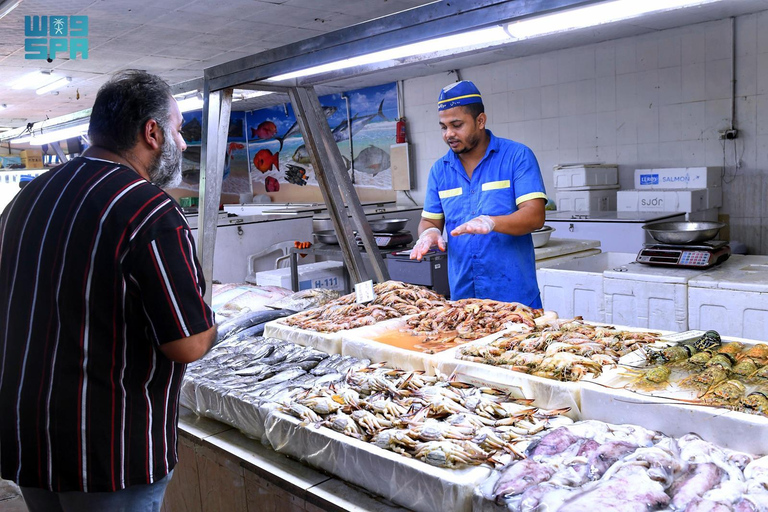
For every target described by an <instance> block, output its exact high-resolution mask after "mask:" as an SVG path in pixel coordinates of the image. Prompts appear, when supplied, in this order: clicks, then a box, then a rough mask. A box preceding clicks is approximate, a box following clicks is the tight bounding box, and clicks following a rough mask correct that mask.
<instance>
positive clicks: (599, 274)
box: [536, 252, 637, 322]
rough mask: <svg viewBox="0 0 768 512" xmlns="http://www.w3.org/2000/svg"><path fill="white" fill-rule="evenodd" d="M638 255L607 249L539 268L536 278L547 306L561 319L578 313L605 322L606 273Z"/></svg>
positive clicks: (594, 320)
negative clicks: (604, 276) (604, 288)
mask: <svg viewBox="0 0 768 512" xmlns="http://www.w3.org/2000/svg"><path fill="white" fill-rule="evenodd" d="M636 257H637V254H635V253H624V252H604V253H600V254H596V255H594V256H587V257H585V258H578V259H574V260H571V261H567V262H565V263H561V264H559V265H555V266H553V267H546V268H540V269H538V270H537V271H536V279H537V281H538V283H539V290H541V300H542V302H543V303H544V309H548V310H552V311H557V314H558V315H559V316H560V317H561V318H572V317H575V316H577V315H578V316H581V317H583V318H584V319H585V320H590V321H593V322H604V321H605V303H604V297H603V272H604V271H605V270H608V269H614V268H621V267H623V266H625V265H626V264H628V263H629V262H632V261H635V258H636Z"/></svg>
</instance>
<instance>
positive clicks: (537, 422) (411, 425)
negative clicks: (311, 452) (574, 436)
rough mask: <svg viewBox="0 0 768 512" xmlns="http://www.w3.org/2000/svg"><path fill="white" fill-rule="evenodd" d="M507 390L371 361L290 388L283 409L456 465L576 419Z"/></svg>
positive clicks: (515, 454) (502, 454)
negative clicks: (325, 380)
mask: <svg viewBox="0 0 768 512" xmlns="http://www.w3.org/2000/svg"><path fill="white" fill-rule="evenodd" d="M530 403H531V400H528V399H513V398H511V397H509V396H507V395H506V394H505V393H502V392H500V391H497V390H494V389H491V388H482V387H475V386H471V385H469V384H463V383H460V382H454V381H451V380H450V379H448V378H446V377H445V376H431V377H430V376H427V375H424V374H422V373H420V372H406V371H402V370H395V369H392V368H386V367H383V366H381V365H372V366H369V367H367V368H362V369H358V370H357V371H350V372H348V373H347V375H346V377H345V379H344V381H342V382H335V383H332V384H326V385H322V386H315V387H313V388H312V389H307V390H305V391H299V392H296V393H291V398H290V399H287V400H283V401H282V403H281V405H280V409H281V410H283V411H284V412H286V413H288V414H291V415H293V416H295V417H297V418H299V419H301V420H302V422H303V423H304V424H305V425H306V426H307V427H310V428H311V427H312V426H314V427H317V428H320V427H323V426H324V427H327V428H330V429H332V430H335V431H337V432H341V433H343V434H345V435H348V436H351V437H354V438H357V439H360V440H362V441H366V442H369V443H372V444H373V445H375V446H377V447H379V448H384V449H386V450H390V451H393V452H396V453H399V454H402V455H405V456H407V457H412V458H415V459H418V460H421V461H424V462H426V463H427V464H431V465H433V466H439V467H446V468H458V467H463V466H471V465H479V464H495V463H498V462H499V461H500V460H503V459H509V458H519V457H521V456H522V453H521V452H520V451H519V449H518V448H517V444H518V443H520V442H522V441H524V440H525V439H526V438H527V436H529V435H531V434H535V433H538V432H541V431H543V430H545V429H547V428H554V427H555V426H557V425H561V424H566V423H571V421H572V420H570V419H569V418H566V417H564V416H561V415H560V414H562V413H564V412H567V410H555V411H546V410H543V409H538V408H536V407H532V406H531V405H530Z"/></svg>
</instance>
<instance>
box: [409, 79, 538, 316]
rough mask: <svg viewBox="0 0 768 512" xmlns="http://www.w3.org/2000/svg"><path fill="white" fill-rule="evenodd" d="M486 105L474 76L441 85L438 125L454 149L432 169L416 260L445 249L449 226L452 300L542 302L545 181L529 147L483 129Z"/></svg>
mask: <svg viewBox="0 0 768 512" xmlns="http://www.w3.org/2000/svg"><path fill="white" fill-rule="evenodd" d="M484 110H485V109H484V107H483V100H482V97H481V96H480V91H479V90H478V89H477V87H475V85H474V84H473V83H472V82H469V81H466V80H463V81H460V82H456V83H454V84H451V85H449V86H447V87H445V88H444V89H443V90H442V91H441V92H440V99H439V101H438V115H439V119H440V130H441V131H442V134H443V140H444V141H445V142H446V144H448V146H449V147H450V148H451V150H450V151H448V153H446V154H445V156H443V157H442V158H441V159H439V160H438V161H437V162H435V164H434V165H433V166H432V169H431V170H430V172H429V183H428V185H427V193H426V197H425V199H424V211H423V212H422V214H421V216H422V219H421V222H420V223H419V240H418V242H417V243H416V245H415V246H414V248H413V251H412V252H411V259H419V260H420V259H421V258H422V257H423V256H424V254H426V253H427V252H428V251H429V250H430V249H431V248H432V247H434V246H437V247H438V248H439V249H440V250H441V251H445V250H446V242H445V241H444V240H443V238H442V231H443V228H444V227H445V228H447V229H446V230H447V231H448V233H449V235H448V242H447V248H448V279H449V282H450V286H451V299H454V300H456V299H466V298H470V297H475V298H480V299H494V300H501V301H506V302H520V303H522V304H525V305H527V306H530V307H532V308H541V297H540V295H539V287H538V284H537V282H536V265H535V256H534V252H533V240H532V238H531V232H533V231H535V230H537V229H539V228H541V227H542V226H543V225H544V205H545V203H546V199H547V196H546V193H545V190H544V180H543V179H542V177H541V171H540V170H539V164H538V162H537V161H536V157H535V156H534V155H533V152H532V151H531V150H530V149H529V148H528V147H526V146H524V145H523V144H520V143H518V142H514V141H511V140H508V139H502V138H500V137H496V136H495V135H493V133H491V131H490V130H487V129H486V128H485V123H486V120H487V117H486V115H485V111H484Z"/></svg>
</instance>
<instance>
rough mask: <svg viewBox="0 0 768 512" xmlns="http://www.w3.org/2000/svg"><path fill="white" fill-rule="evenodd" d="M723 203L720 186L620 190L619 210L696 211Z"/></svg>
mask: <svg viewBox="0 0 768 512" xmlns="http://www.w3.org/2000/svg"><path fill="white" fill-rule="evenodd" d="M722 205H723V189H722V187H712V188H701V189H695V190H687V189H686V190H620V191H619V192H618V194H617V208H616V209H617V210H618V211H620V212H698V211H703V210H708V209H711V208H719V207H721V206H722Z"/></svg>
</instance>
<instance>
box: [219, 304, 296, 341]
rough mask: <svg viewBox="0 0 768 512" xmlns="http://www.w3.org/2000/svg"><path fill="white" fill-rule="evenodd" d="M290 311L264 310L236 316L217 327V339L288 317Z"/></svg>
mask: <svg viewBox="0 0 768 512" xmlns="http://www.w3.org/2000/svg"><path fill="white" fill-rule="evenodd" d="M289 314H291V312H290V311H286V310H283V309H265V310H257V311H249V312H247V313H244V314H242V315H238V316H236V317H234V318H232V319H231V320H227V321H226V322H224V323H222V324H221V325H219V329H218V335H217V339H219V340H222V341H223V340H224V339H226V338H228V337H230V336H232V335H233V334H237V333H239V332H240V331H243V330H245V329H248V328H249V327H252V326H254V325H258V324H264V323H266V322H270V321H272V320H275V319H277V318H281V317H284V316H288V315H289Z"/></svg>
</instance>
